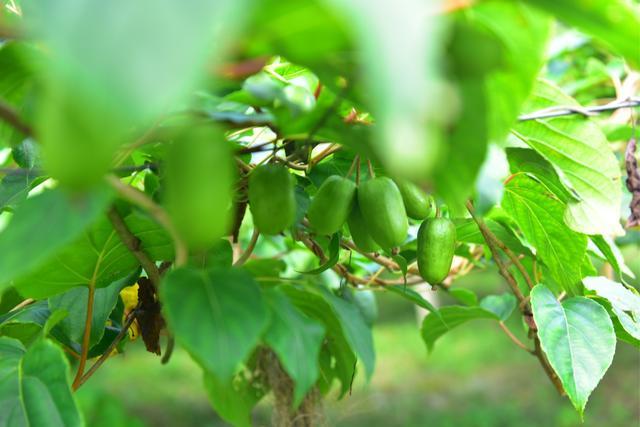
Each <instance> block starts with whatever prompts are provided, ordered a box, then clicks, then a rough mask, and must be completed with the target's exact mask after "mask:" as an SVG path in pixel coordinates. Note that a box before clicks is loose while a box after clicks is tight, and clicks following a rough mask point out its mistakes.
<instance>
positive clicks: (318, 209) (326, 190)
mask: <svg viewBox="0 0 640 427" xmlns="http://www.w3.org/2000/svg"><path fill="white" fill-rule="evenodd" d="M355 195H356V184H355V183H354V182H353V181H351V180H349V179H347V178H343V177H341V176H339V175H332V176H330V177H329V178H327V179H326V180H325V181H324V182H323V183H322V185H321V186H320V188H319V189H318V192H317V193H316V195H315V197H314V198H313V200H312V201H311V204H310V205H309V210H308V211H307V218H309V222H310V223H311V227H312V228H313V229H314V230H315V231H316V232H317V233H318V234H333V233H335V232H337V231H338V230H340V228H342V225H343V224H344V223H345V222H346V221H347V218H348V217H349V212H351V207H352V206H353V199H354V197H355Z"/></svg>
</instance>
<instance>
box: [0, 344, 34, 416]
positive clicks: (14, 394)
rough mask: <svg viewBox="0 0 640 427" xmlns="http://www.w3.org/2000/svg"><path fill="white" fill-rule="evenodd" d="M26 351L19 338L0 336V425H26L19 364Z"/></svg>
mask: <svg viewBox="0 0 640 427" xmlns="http://www.w3.org/2000/svg"><path fill="white" fill-rule="evenodd" d="M25 352H26V349H25V348H24V346H23V345H22V343H21V342H20V341H18V340H15V339H12V338H7V337H0V425H2V426H8V427H26V426H27V425H28V424H27V420H26V419H25V416H24V412H23V410H22V404H21V402H20V382H19V379H18V366H19V364H20V359H21V358H22V356H23V355H24V353H25Z"/></svg>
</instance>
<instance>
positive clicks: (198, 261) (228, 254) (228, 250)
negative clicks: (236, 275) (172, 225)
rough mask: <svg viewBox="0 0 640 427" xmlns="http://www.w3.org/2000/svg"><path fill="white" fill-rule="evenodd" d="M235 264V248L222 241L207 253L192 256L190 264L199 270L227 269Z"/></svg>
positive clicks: (229, 243) (226, 241)
mask: <svg viewBox="0 0 640 427" xmlns="http://www.w3.org/2000/svg"><path fill="white" fill-rule="evenodd" d="M232 262H233V248H232V247H231V242H229V241H228V240H225V239H220V240H219V241H218V242H216V243H214V244H213V246H211V248H209V249H208V250H207V251H206V252H202V253H199V254H195V255H191V256H190V257H189V264H190V265H193V266H194V267H197V268H203V269H208V268H215V267H219V268H227V267H231V264H232Z"/></svg>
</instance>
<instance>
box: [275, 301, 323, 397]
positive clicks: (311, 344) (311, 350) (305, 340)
mask: <svg viewBox="0 0 640 427" xmlns="http://www.w3.org/2000/svg"><path fill="white" fill-rule="evenodd" d="M265 296H266V299H267V303H268V304H269V307H270V308H271V324H270V325H269V328H268V329H267V332H266V333H265V337H264V339H265V341H266V343H267V344H269V346H270V347H271V348H273V350H274V351H275V352H276V354H277V355H278V358H279V359H280V361H281V363H282V366H283V367H284V369H285V371H287V373H288V374H289V376H290V377H291V379H292V380H293V382H294V384H295V390H294V398H293V404H294V406H296V407H297V406H298V405H299V404H300V402H301V401H302V399H303V398H304V396H305V394H306V393H307V392H308V391H309V389H311V387H312V386H313V384H314V383H315V382H316V380H317V379H318V370H319V367H318V355H319V353H320V346H321V345H322V340H323V339H324V332H325V329H324V326H323V325H322V324H321V323H319V322H318V321H317V320H314V319H310V318H309V317H307V316H306V315H305V314H303V313H302V312H300V311H299V310H298V309H297V308H296V307H295V306H294V305H293V304H292V303H291V302H289V300H288V299H287V297H286V296H285V295H284V294H283V293H282V292H280V291H279V290H277V289H274V290H270V291H268V292H267V293H266V294H265Z"/></svg>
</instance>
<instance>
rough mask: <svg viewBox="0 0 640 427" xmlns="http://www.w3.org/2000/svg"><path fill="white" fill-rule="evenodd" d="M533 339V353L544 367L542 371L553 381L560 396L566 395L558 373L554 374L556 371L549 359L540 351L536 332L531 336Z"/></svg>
mask: <svg viewBox="0 0 640 427" xmlns="http://www.w3.org/2000/svg"><path fill="white" fill-rule="evenodd" d="M533 340H534V341H533V342H534V344H535V350H534V354H535V356H536V357H537V358H538V360H539V361H540V364H541V365H542V368H543V369H544V372H545V373H546V374H547V377H549V379H550V380H551V382H552V383H553V385H554V387H555V388H556V390H557V391H558V393H559V394H560V396H564V395H566V394H567V392H566V391H565V390H564V386H563V385H562V381H561V380H560V378H559V377H558V374H556V372H555V371H554V370H553V367H552V366H551V364H550V363H549V360H548V359H547V356H545V354H544V352H543V351H542V347H541V346H540V339H539V338H538V335H537V334H536V336H535V337H534V338H533Z"/></svg>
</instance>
